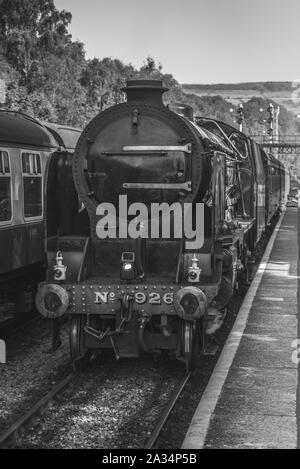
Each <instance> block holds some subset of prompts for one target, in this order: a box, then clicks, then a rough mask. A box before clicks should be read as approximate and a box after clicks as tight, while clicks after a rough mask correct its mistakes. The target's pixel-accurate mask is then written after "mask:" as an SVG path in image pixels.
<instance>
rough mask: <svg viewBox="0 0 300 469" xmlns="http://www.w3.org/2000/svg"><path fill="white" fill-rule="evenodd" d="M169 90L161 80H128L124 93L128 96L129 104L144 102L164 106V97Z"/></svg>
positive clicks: (123, 89)
mask: <svg viewBox="0 0 300 469" xmlns="http://www.w3.org/2000/svg"><path fill="white" fill-rule="evenodd" d="M168 89H169V88H165V87H164V86H163V83H162V81H161V80H128V81H127V83H126V87H125V88H122V91H125V93H126V94H127V102H131V101H144V102H146V103H149V104H154V105H156V106H162V105H163V102H162V95H163V93H164V92H165V91H168Z"/></svg>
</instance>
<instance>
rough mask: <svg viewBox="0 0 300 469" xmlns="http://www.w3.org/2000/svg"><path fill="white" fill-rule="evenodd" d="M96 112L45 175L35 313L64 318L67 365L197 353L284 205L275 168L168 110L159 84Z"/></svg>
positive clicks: (213, 125)
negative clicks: (94, 354) (105, 357)
mask: <svg viewBox="0 0 300 469" xmlns="http://www.w3.org/2000/svg"><path fill="white" fill-rule="evenodd" d="M124 91H125V92H126V94H127V102H126V103H123V104H119V105H116V106H113V107H111V108H109V109H107V110H106V111H104V112H102V113H100V114H99V115H97V116H96V117H95V118H94V119H93V120H92V121H91V122H90V124H89V125H88V126H87V127H86V129H85V130H84V131H83V133H82V134H81V136H80V138H79V141H78V143H77V146H76V150H75V153H74V157H73V159H72V157H71V156H70V155H64V154H62V155H60V156H59V157H58V158H51V160H50V165H49V168H48V174H47V181H48V184H47V190H46V199H45V203H46V204H47V257H48V277H47V281H46V282H44V283H42V284H41V285H40V288H39V291H38V294H37V298H36V305H37V308H38V309H39V311H40V312H41V314H42V315H44V316H45V317H49V318H58V317H60V316H62V315H63V314H69V315H70V351H71V356H72V358H73V359H76V358H77V357H79V356H81V355H83V354H84V353H85V351H86V350H87V349H102V348H112V349H113V350H114V353H115V355H116V357H117V358H118V357H131V356H132V357H137V356H139V354H140V353H141V352H150V353H154V352H160V351H162V350H165V351H168V352H170V353H173V354H174V355H175V356H176V357H177V358H178V359H180V360H182V361H183V362H184V363H185V364H186V366H187V367H189V366H191V364H192V363H193V361H194V359H195V358H196V357H197V355H198V353H199V352H201V351H202V352H205V351H207V349H208V347H209V345H210V343H211V341H210V340H209V337H211V335H212V334H213V333H214V331H215V329H216V328H217V325H218V324H219V323H220V322H221V319H222V316H223V312H224V309H225V307H226V305H227V303H228V301H229V300H230V298H231V296H232V294H233V292H234V289H235V288H236V287H237V285H238V282H239V280H240V279H241V278H242V277H244V278H246V277H247V271H248V260H249V257H250V256H251V251H252V250H253V248H254V246H255V244H256V242H257V241H258V240H259V238H260V236H261V233H262V232H263V231H264V229H265V228H266V226H267V225H268V224H269V223H270V220H271V218H272V217H273V216H274V214H275V213H276V212H277V211H279V210H280V208H281V205H282V204H283V203H284V200H285V191H286V182H287V174H286V171H285V168H284V166H283V165H282V164H281V163H280V162H279V161H278V160H276V159H275V158H273V157H272V156H270V155H267V154H266V153H264V151H263V150H262V149H261V148H260V147H259V146H258V145H257V144H256V143H255V142H254V141H253V140H251V139H250V138H247V137H246V136H245V135H243V134H242V133H240V132H238V131H237V130H236V129H234V128H232V127H230V126H228V125H227V124H224V123H222V122H218V121H215V120H212V119H207V118H197V119H194V118H193V115H192V110H191V108H189V107H188V106H185V105H182V104H174V105H170V106H169V107H166V106H164V105H163V102H162V94H163V92H164V91H166V88H164V87H163V86H162V83H161V82H160V81H157V80H130V81H129V82H128V83H127V87H126V88H124Z"/></svg>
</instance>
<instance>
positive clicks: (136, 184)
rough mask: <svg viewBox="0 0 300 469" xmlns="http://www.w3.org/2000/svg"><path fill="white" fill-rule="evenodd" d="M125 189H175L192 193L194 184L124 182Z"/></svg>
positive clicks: (187, 182)
mask: <svg viewBox="0 0 300 469" xmlns="http://www.w3.org/2000/svg"><path fill="white" fill-rule="evenodd" d="M123 188H124V189H174V190H184V191H187V192H191V190H192V182H191V181H186V182H182V183H174V184H172V183H169V184H167V183H152V182H124V183H123Z"/></svg>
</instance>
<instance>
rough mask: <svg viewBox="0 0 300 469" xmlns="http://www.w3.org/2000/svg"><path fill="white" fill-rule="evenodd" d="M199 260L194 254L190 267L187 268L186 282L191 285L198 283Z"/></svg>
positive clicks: (199, 272)
mask: <svg viewBox="0 0 300 469" xmlns="http://www.w3.org/2000/svg"><path fill="white" fill-rule="evenodd" d="M198 262H199V260H198V259H197V257H196V254H194V256H193V259H192V265H191V266H190V267H189V273H188V281H189V282H191V283H196V282H199V281H200V274H201V269H200V267H199V266H198Z"/></svg>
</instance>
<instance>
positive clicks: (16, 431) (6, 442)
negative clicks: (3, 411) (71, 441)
mask: <svg viewBox="0 0 300 469" xmlns="http://www.w3.org/2000/svg"><path fill="white" fill-rule="evenodd" d="M76 376H77V373H76V371H72V372H71V373H69V374H68V375H67V376H66V377H65V378H63V379H62V380H61V381H60V382H59V383H57V384H56V385H55V386H54V387H53V388H52V389H51V391H49V392H48V393H47V394H46V395H45V396H44V397H42V398H41V399H40V400H39V401H38V402H36V403H35V404H34V405H33V406H32V407H31V409H29V410H28V411H27V412H26V413H25V414H24V415H22V416H21V417H19V418H18V419H17V420H16V421H15V422H14V423H13V424H12V425H11V426H10V427H9V428H8V429H7V430H6V431H5V432H4V433H3V434H2V435H0V449H7V448H11V447H13V446H14V445H15V444H16V443H17V441H18V438H19V436H20V435H22V433H23V432H24V430H25V429H26V426H27V425H28V424H29V423H30V421H31V420H32V419H33V418H34V417H36V416H37V415H41V414H42V412H43V410H44V409H45V408H46V407H47V405H48V404H49V403H50V401H51V400H52V399H54V397H55V396H56V395H57V394H59V393H60V392H61V391H62V390H63V389H64V388H65V387H66V386H67V385H68V384H69V383H71V382H72V381H73V380H74V379H75V377H76Z"/></svg>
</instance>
